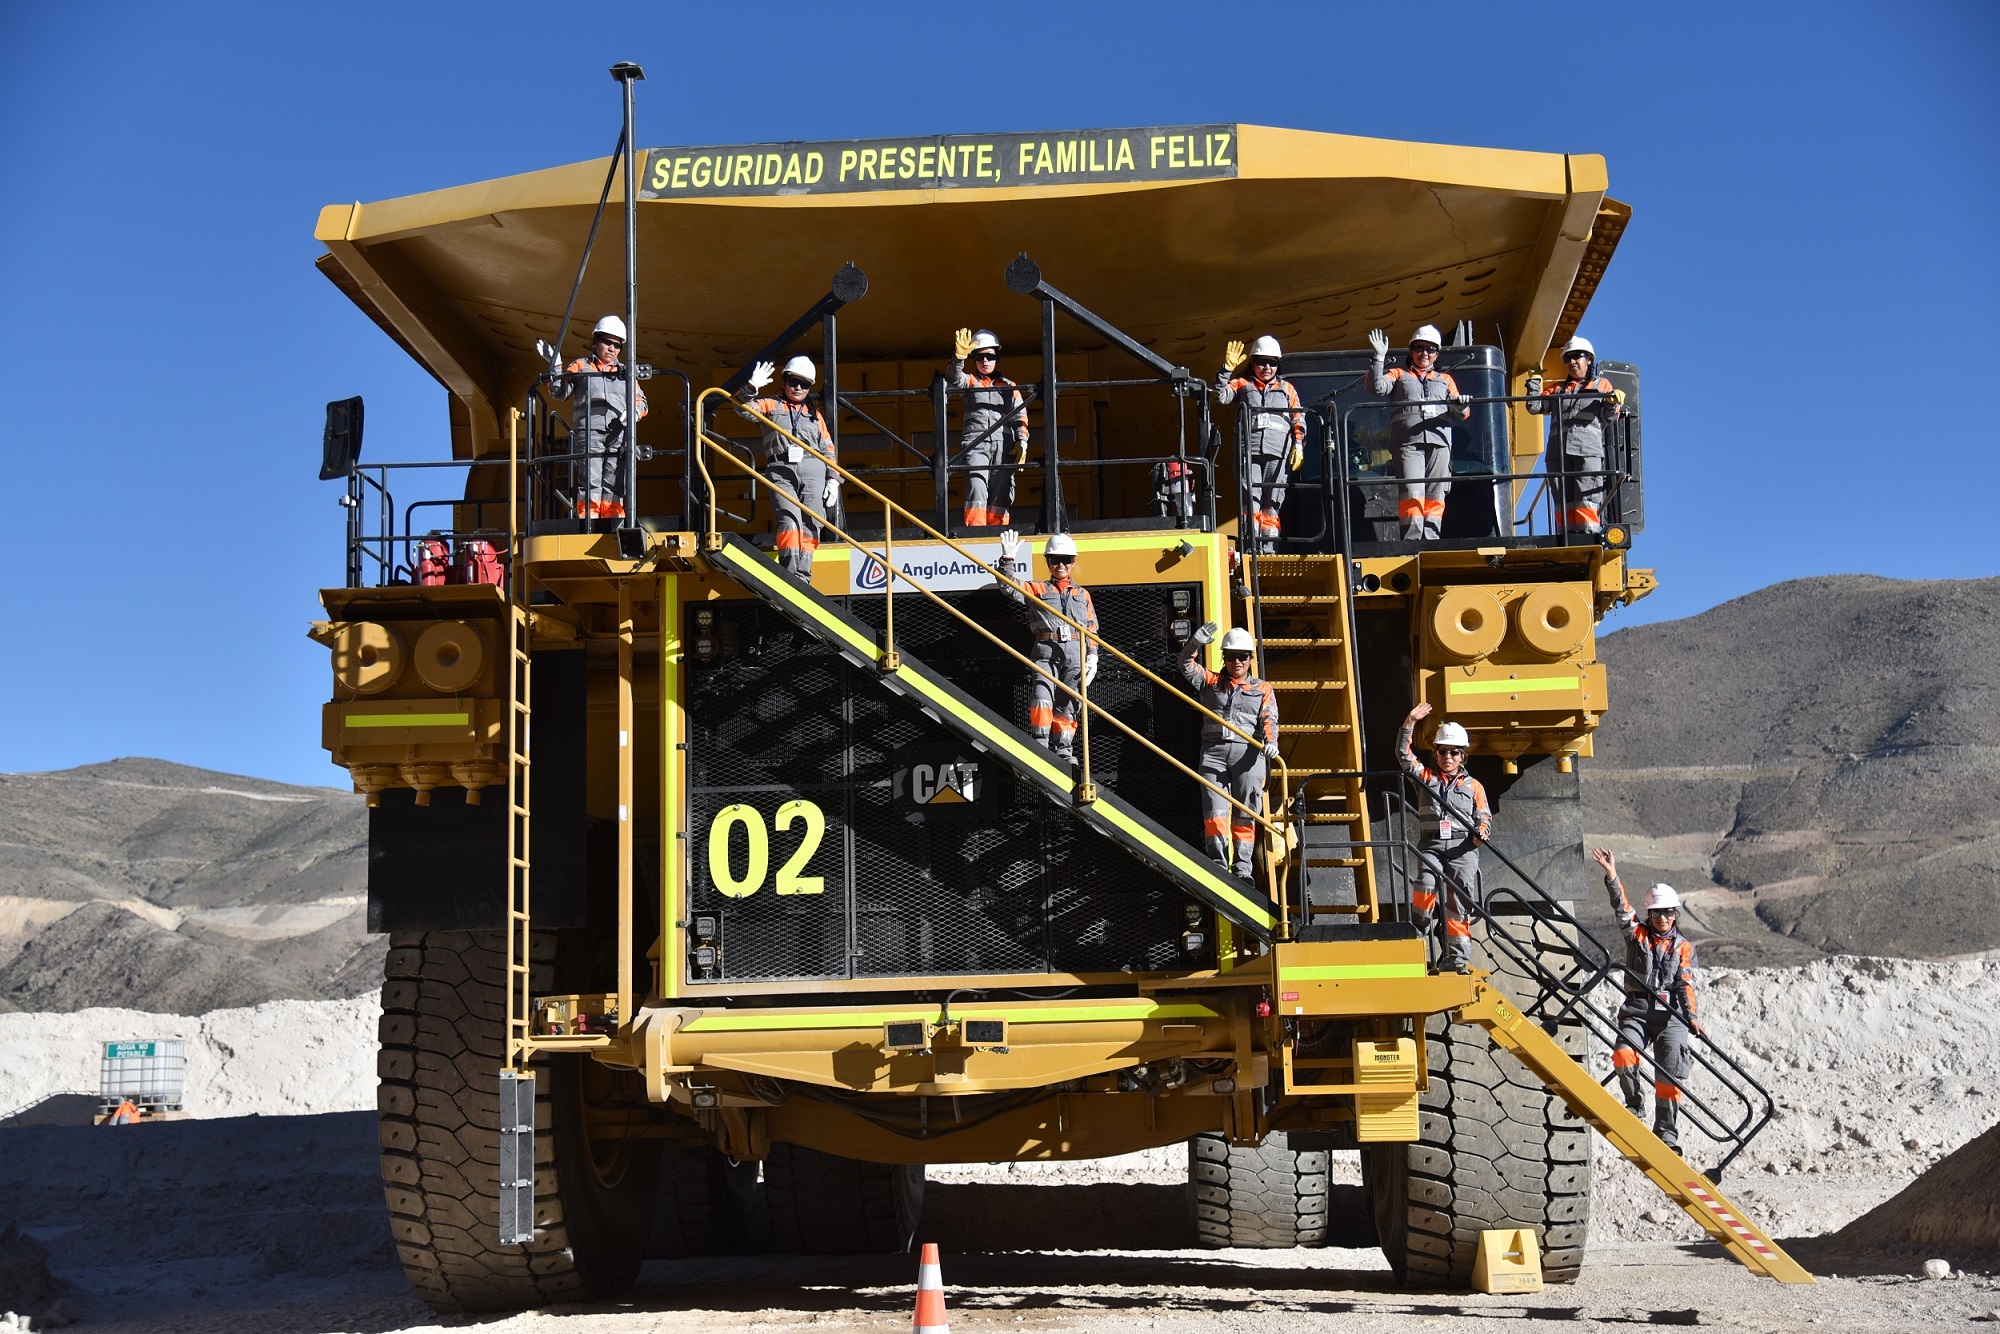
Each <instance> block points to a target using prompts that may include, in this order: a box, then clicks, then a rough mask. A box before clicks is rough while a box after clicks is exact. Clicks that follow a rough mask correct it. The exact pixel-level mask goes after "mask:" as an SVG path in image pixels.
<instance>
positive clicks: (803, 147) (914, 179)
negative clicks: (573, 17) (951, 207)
mask: <svg viewBox="0 0 2000 1334" xmlns="http://www.w3.org/2000/svg"><path fill="white" fill-rule="evenodd" d="M639 168H640V169H639V198H641V199H713V198H719V197H728V196H749V195H819V194H852V193H856V192H861V191H870V190H965V189H973V190H978V189H988V190H990V189H1000V188H1006V187H1018V186H1024V185H1026V186H1037V185H1089V184H1096V183H1100V182H1102V183H1130V182H1140V181H1191V180H1205V179H1210V178H1215V177H1223V176H1234V175H1235V174H1236V127H1235V126H1234V125H1162V126H1155V127H1152V128H1148V129H1133V130H1065V131H1062V132H1060V133H1056V134H985V135H980V134H940V135H930V136H926V137H923V138H916V139H850V140H837V141H833V142H829V143H786V144H735V145H726V146H721V147H713V148H649V149H647V150H646V151H645V154H644V156H643V157H642V159H641V161H640V164H639Z"/></svg>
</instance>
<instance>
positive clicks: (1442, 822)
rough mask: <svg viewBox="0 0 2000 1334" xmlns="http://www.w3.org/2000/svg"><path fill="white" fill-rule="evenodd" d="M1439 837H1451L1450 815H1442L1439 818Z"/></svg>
mask: <svg viewBox="0 0 2000 1334" xmlns="http://www.w3.org/2000/svg"><path fill="white" fill-rule="evenodd" d="M1438 837H1439V838H1450V837H1451V817H1450V816H1449V815H1440V816H1439V817H1438Z"/></svg>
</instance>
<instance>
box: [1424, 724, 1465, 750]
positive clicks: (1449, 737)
mask: <svg viewBox="0 0 2000 1334" xmlns="http://www.w3.org/2000/svg"><path fill="white" fill-rule="evenodd" d="M1471 744H1472V738H1471V737H1469V736H1467V735H1466V734H1465V729H1464V728H1463V727H1461V726H1459V725H1458V724H1457V723H1439V724H1438V730H1437V735H1436V736H1434V737H1432V738H1431V745H1433V746H1469V745H1471Z"/></svg>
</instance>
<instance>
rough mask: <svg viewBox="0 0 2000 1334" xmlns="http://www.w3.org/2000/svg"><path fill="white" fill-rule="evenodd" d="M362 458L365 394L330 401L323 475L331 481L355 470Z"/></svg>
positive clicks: (323, 446) (322, 456) (323, 439)
mask: <svg viewBox="0 0 2000 1334" xmlns="http://www.w3.org/2000/svg"><path fill="white" fill-rule="evenodd" d="M360 458H361V396H360V395H359V394H357V395H355V396H354V397H353V398H340V399H335V400H334V401H333V402H331V403H329V404H327V405H326V434H325V435H323V436H322V437H320V465H319V479H320V480H321V481H322V482H330V481H332V480H333V479H334V478H336V477H345V476H347V474H349V473H351V472H353V471H354V465H355V464H356V463H357V462H359V461H360Z"/></svg>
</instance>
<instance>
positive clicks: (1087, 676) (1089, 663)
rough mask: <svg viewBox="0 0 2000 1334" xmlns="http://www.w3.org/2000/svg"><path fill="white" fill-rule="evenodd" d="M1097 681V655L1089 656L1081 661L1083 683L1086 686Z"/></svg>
mask: <svg viewBox="0 0 2000 1334" xmlns="http://www.w3.org/2000/svg"><path fill="white" fill-rule="evenodd" d="M1096 679H1097V655H1096V654H1095V653H1093V654H1091V655H1090V656H1089V657H1087V658H1085V659H1084V660H1083V683H1084V685H1086V686H1088V685H1089V684H1090V683H1091V682H1092V681H1095V680H1096Z"/></svg>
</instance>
